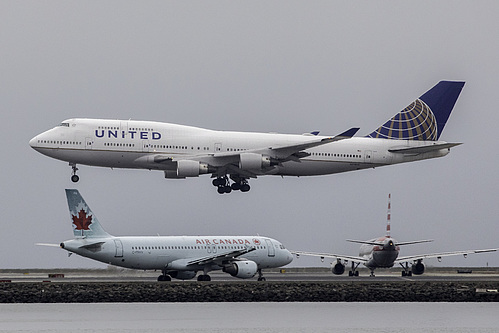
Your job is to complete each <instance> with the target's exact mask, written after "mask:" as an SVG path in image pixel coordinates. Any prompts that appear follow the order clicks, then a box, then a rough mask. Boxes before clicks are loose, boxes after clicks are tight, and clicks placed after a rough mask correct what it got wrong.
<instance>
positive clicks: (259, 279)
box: [258, 276, 267, 281]
mask: <svg viewBox="0 0 499 333" xmlns="http://www.w3.org/2000/svg"><path fill="white" fill-rule="evenodd" d="M258 281H267V279H265V278H264V277H263V276H262V277H259V278H258Z"/></svg>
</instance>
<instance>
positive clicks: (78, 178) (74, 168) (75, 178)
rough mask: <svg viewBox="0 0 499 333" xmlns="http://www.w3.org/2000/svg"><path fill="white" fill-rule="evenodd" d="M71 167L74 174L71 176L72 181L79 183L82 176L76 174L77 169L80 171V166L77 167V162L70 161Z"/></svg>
mask: <svg viewBox="0 0 499 333" xmlns="http://www.w3.org/2000/svg"><path fill="white" fill-rule="evenodd" d="M69 165H70V166H71V168H72V169H73V175H72V176H71V181H72V182H73V183H77V182H78V181H79V180H80V177H78V175H77V174H76V171H78V168H77V167H76V163H69Z"/></svg>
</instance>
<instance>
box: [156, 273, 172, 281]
mask: <svg viewBox="0 0 499 333" xmlns="http://www.w3.org/2000/svg"><path fill="white" fill-rule="evenodd" d="M171 280H172V278H171V276H170V275H167V274H164V275H163V274H162V275H160V276H158V281H159V282H163V281H171Z"/></svg>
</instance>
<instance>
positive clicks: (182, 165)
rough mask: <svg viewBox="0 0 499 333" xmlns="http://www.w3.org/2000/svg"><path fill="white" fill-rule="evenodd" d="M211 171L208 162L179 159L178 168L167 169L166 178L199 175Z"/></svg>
mask: <svg viewBox="0 0 499 333" xmlns="http://www.w3.org/2000/svg"><path fill="white" fill-rule="evenodd" d="M208 172H209V166H208V164H206V163H201V162H198V161H191V160H180V161H177V170H165V178H186V177H198V176H199V175H200V174H205V173H208Z"/></svg>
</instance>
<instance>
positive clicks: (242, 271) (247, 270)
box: [223, 260, 258, 279]
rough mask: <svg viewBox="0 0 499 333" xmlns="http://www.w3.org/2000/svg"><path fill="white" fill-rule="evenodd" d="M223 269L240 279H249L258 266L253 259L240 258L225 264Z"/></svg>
mask: <svg viewBox="0 0 499 333" xmlns="http://www.w3.org/2000/svg"><path fill="white" fill-rule="evenodd" d="M223 271H224V272H225V273H229V274H230V275H232V276H234V277H237V278H240V279H250V278H252V277H253V276H255V274H256V272H257V271H258V266H257V264H256V262H254V261H251V260H242V261H235V262H233V263H232V264H230V265H228V266H225V267H224V268H223Z"/></svg>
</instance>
